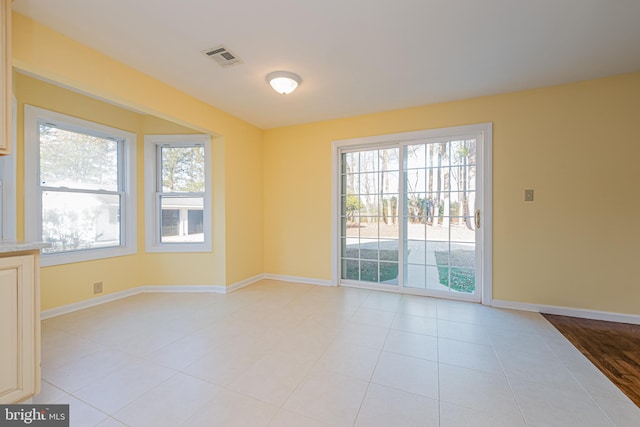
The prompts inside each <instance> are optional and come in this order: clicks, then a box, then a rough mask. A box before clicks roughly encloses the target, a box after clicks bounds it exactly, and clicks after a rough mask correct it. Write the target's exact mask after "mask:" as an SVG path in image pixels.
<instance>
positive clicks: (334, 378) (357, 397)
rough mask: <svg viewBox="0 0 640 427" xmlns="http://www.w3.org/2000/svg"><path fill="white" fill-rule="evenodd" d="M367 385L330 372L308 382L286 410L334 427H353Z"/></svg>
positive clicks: (302, 385)
mask: <svg viewBox="0 0 640 427" xmlns="http://www.w3.org/2000/svg"><path fill="white" fill-rule="evenodd" d="M366 390H367V383H366V382H365V381H361V380H358V379H355V378H351V377H346V376H343V375H337V374H333V373H329V372H314V373H313V374H311V375H309V376H308V377H307V378H305V379H304V380H303V381H302V383H301V384H300V386H299V387H298V388H297V389H296V390H295V391H294V392H293V394H292V395H291V397H289V399H288V400H287V402H286V403H285V404H284V406H283V408H284V409H287V410H290V411H292V412H296V413H298V414H300V415H304V416H306V417H309V418H312V419H316V420H320V421H322V422H324V423H327V424H329V425H332V426H336V427H342V426H345V427H346V426H352V425H353V423H354V421H355V419H356V415H357V414H358V409H359V408H360V404H361V403H362V399H363V398H364V394H365V392H366Z"/></svg>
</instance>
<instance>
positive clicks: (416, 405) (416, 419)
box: [355, 384, 439, 427]
mask: <svg viewBox="0 0 640 427" xmlns="http://www.w3.org/2000/svg"><path fill="white" fill-rule="evenodd" d="M355 426H356V427H388V426H402V427H431V426H433V427H438V426H439V409H438V401H437V400H433V399H427V398H426V397H423V396H419V395H417V394H412V393H407V392H405V391H400V390H396V389H393V388H389V387H385V386H381V385H377V384H370V385H369V389H368V390H367V394H366V395H365V398H364V401H363V403H362V406H361V408H360V412H359V413H358V418H357V420H356V423H355Z"/></svg>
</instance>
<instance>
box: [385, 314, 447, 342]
mask: <svg viewBox="0 0 640 427" xmlns="http://www.w3.org/2000/svg"><path fill="white" fill-rule="evenodd" d="M391 329H397V330H400V331H405V332H413V333H415V334H422V335H430V336H433V337H437V336H438V321H437V320H436V319H435V318H431V317H423V316H414V315H411V314H404V313H396V317H395V318H394V319H393V323H392V324H391Z"/></svg>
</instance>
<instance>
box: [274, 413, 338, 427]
mask: <svg viewBox="0 0 640 427" xmlns="http://www.w3.org/2000/svg"><path fill="white" fill-rule="evenodd" d="M269 427H330V426H329V424H325V423H323V422H321V421H318V420H314V419H312V418H308V417H305V416H302V415H299V414H296V413H295V412H291V411H287V410H286V409H280V410H279V411H278V413H277V414H276V416H275V417H274V418H273V420H271V422H270V423H269Z"/></svg>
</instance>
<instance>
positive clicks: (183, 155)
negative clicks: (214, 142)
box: [160, 146, 205, 193]
mask: <svg viewBox="0 0 640 427" xmlns="http://www.w3.org/2000/svg"><path fill="white" fill-rule="evenodd" d="M160 150H161V153H162V154H161V166H162V191H163V192H172V193H182V192H190V193H202V192H204V191H205V161H204V160H205V159H204V147H203V146H191V147H161V148H160Z"/></svg>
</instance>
